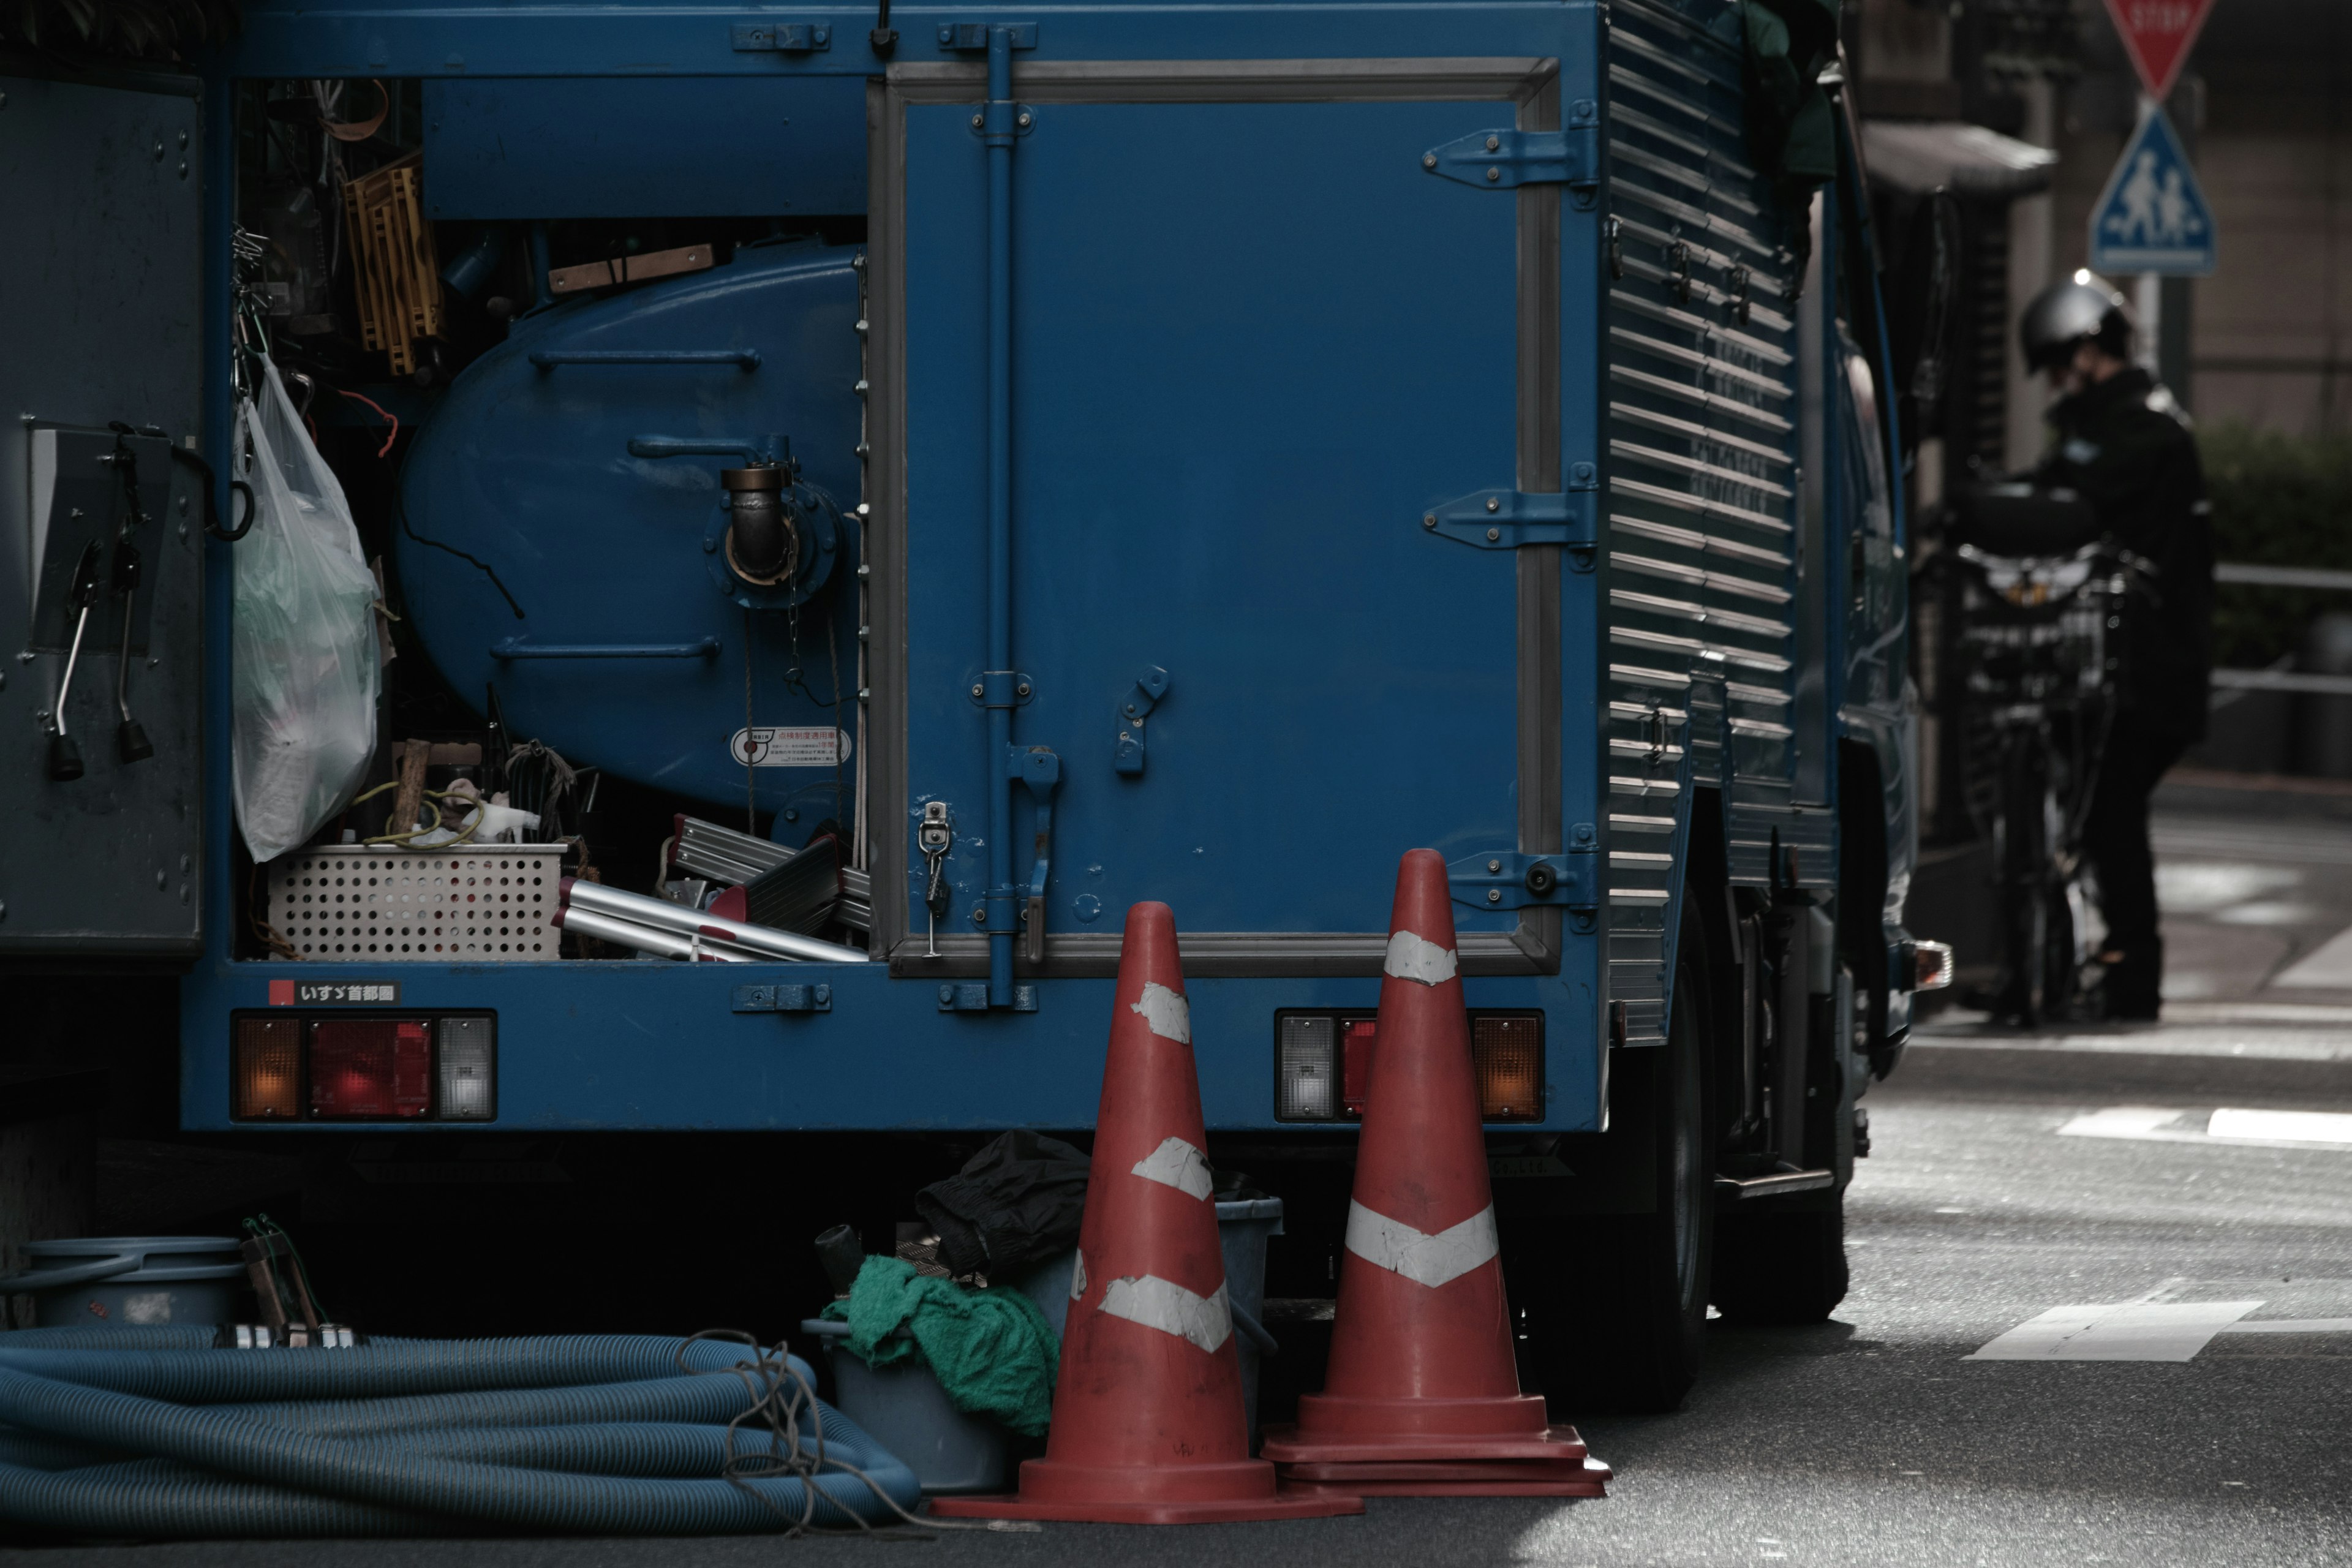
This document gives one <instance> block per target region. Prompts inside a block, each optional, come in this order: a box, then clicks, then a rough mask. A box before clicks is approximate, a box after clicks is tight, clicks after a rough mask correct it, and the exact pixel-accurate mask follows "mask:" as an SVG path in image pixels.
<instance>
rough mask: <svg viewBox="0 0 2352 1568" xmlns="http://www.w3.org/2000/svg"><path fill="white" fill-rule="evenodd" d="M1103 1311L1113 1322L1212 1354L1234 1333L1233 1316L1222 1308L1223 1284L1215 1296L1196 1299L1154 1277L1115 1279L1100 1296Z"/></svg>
mask: <svg viewBox="0 0 2352 1568" xmlns="http://www.w3.org/2000/svg"><path fill="white" fill-rule="evenodd" d="M1102 1310H1104V1311H1106V1312H1108V1313H1109V1314H1110V1315H1111V1316H1112V1317H1114V1318H1125V1319H1126V1320H1127V1321H1129V1322H1130V1323H1141V1324H1142V1325H1143V1326H1144V1327H1145V1328H1147V1329H1158V1330H1159V1331H1160V1332H1161V1333H1163V1334H1173V1335H1175V1336H1176V1337H1177V1338H1178V1339H1180V1340H1190V1341H1192V1342H1193V1343H1194V1344H1196V1345H1198V1346H1200V1347H1201V1348H1202V1350H1204V1351H1209V1352H1215V1350H1216V1348H1217V1347H1218V1346H1219V1345H1222V1344H1223V1343H1224V1342H1225V1341H1227V1340H1228V1339H1230V1338H1232V1337H1233V1332H1234V1314H1233V1310H1232V1309H1231V1308H1229V1307H1228V1306H1226V1304H1225V1286H1224V1282H1223V1280H1220V1281H1218V1284H1217V1292H1216V1294H1215V1295H1213V1296H1197V1295H1194V1294H1193V1293H1192V1291H1190V1290H1187V1289H1184V1287H1182V1286H1181V1285H1179V1284H1177V1283H1176V1281H1174V1280H1173V1279H1161V1278H1160V1276H1158V1275H1157V1274H1146V1275H1145V1276H1143V1278H1141V1279H1114V1280H1112V1281H1111V1282H1110V1288H1109V1289H1107V1290H1105V1291H1104V1292H1103V1299H1102Z"/></svg>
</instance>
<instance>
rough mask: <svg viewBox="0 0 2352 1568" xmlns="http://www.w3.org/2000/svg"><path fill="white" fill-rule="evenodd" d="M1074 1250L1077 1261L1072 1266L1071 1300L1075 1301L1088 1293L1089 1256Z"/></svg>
mask: <svg viewBox="0 0 2352 1568" xmlns="http://www.w3.org/2000/svg"><path fill="white" fill-rule="evenodd" d="M1072 1250H1073V1251H1076V1252H1077V1261H1076V1262H1075V1263H1073V1264H1071V1265H1070V1300H1073V1301H1075V1300H1077V1299H1078V1298H1079V1297H1081V1296H1083V1295H1085V1294H1086V1293H1087V1255H1086V1253H1085V1252H1084V1251H1082V1250H1079V1249H1077V1248H1075V1247H1074V1248H1072Z"/></svg>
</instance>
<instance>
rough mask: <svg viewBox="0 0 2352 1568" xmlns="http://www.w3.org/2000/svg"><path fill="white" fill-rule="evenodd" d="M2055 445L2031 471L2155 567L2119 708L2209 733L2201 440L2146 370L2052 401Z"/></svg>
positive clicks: (2127, 655)
mask: <svg viewBox="0 0 2352 1568" xmlns="http://www.w3.org/2000/svg"><path fill="white" fill-rule="evenodd" d="M2050 423H2051V426H2052V427H2053V429H2054V431H2055V432H2056V435H2057V441H2056V445H2055V446H2054V447H2053V448H2052V450H2051V453H2050V456H2049V457H2048V458H2045V459H2043V461H2042V467H2041V468H2040V470H2039V471H2038V473H2037V476H2036V477H2037V478H2038V479H2040V481H2041V482H2042V483H2044V484H2047V485H2050V486H2052V487H2054V488H2064V489H2073V490H2074V491H2076V492H2077V493H2078V494H2080V495H2081V496H2082V497H2083V498H2084V500H2088V501H2089V502H2090V503H2091V504H2092V505H2093V506H2094V507H2095V508H2096V509H2097V510H2098V513H2099V521H2100V523H2101V525H2102V526H2103V527H2104V528H2105V531H2106V532H2107V534H2108V535H2109V536H2110V537H2111V538H2113V539H2114V540H2115V541H2116V542H2117V543H2118V544H2120V545H2122V546H2123V547H2124V548H2125V549H2126V550H2129V551H2131V552H2133V553H2134V554H2137V555H2140V556H2143V557H2145V558H2146V559H2147V561H2148V562H2150V563H2152V564H2153V565H2154V567H2155V572H2154V574H2153V580H2152V581H2151V582H2150V583H2149V584H2148V592H2147V595H2145V596H2143V597H2138V598H2135V599H2134V600H2133V601H2132V603H2131V604H2130V605H2129V606H2128V607H2127V608H2126V611H2125V613H2124V626H2123V649H2122V652H2123V668H2122V671H2121V674H2122V693H2121V696H2122V710H2123V711H2124V712H2125V713H2127V714H2130V715H2132V716H2133V717H2134V718H2137V720H2139V721H2141V722H2142V723H2143V724H2145V725H2146V726H2147V728H2149V729H2150V730H2153V731H2156V732H2157V733H2158V734H2161V735H2166V736H2169V737H2172V738H2174V739H2178V740H2181V741H2196V740H2200V739H2201V738H2203V736H2204V733H2205V707H2206V691H2207V689H2208V687H2209V686H2210V682H2211V677H2212V669H2213V529H2212V506H2211V503H2210V502H2209V501H2208V500H2206V499H2205V470H2204V468H2203V466H2202V465H2201V464H2200V462H2199V461H2198V457H2197V441H2196V438H2195V437H2192V436H2190V435H2189V426H2188V421H2187V419H2186V418H2185V417H2184V416H2182V415H2181V413H2180V408H2179V405H2178V404H2176V403H2174V402H2173V400H2172V394H2171V393H2169V392H2168V391H2166V390H2165V389H2164V388H2163V387H2162V386H2161V385H2159V384H2158V383H2157V382H2156V381H2155V379H2154V378H2152V377H2151V376H2150V375H2149V374H2147V372H2146V371H2144V370H2140V369H2137V367H2135V368H2133V369H2131V370H2126V371H2121V372H2118V373H2117V374H2115V375H2112V376H2110V377H2108V378H2107V379H2106V380H2105V381H2103V382H2101V383H2099V384H2097V385H2095V386H2092V387H2087V388H2085V389H2084V390H2083V391H2081V392H2078V393H2076V394H2075V395H2073V396H2071V397H2068V398H2065V399H2063V400H2062V401H2061V402H2060V403H2058V404H2057V405H2056V406H2054V407H2053V408H2052V409H2051V411H2050Z"/></svg>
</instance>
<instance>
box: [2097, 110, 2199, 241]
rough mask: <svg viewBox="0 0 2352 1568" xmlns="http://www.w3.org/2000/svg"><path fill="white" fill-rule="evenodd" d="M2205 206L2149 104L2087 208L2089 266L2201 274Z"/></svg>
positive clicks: (2168, 129) (2174, 137) (2184, 158)
mask: <svg viewBox="0 0 2352 1568" xmlns="http://www.w3.org/2000/svg"><path fill="white" fill-rule="evenodd" d="M2214 239H2215V236H2214V232H2213V209H2212V208H2211V207H2210V206H2208V205H2205V193H2204V192H2203V191H2202V190H2200V188H2199V187H2198V184H2197V171H2196V170H2194V169H2192V168H2190V167H2189V154H2188V153H2187V152H2186V151H2185V150H2184V149H2183V148H2182V147H2181V145H2180V137H2179V133H2177V132H2175V131H2174V130H2173V129H2172V121H2169V120H2168V119H2166V118H2165V114H2164V110H2161V109H2158V108H2155V107H2152V106H2151V107H2150V108H2149V109H2148V110H2147V112H2146V113H2144V114H2142V115H2141V116H2140V121H2139V129H2138V130H2137V131H2136V132H2133V133H2132V139H2131V140H2130V141H2129V142H2126V143H2125V145H2124V155H2123V159H2122V161H2121V162H2119V163H2116V172H2115V173H2114V174H2109V175H2108V176H2107V188H2106V189H2105V191H2103V192H2101V193H2100V194H2099V201H2098V205H2096V206H2095V207H2093V208H2092V209H2091V268H2092V269H2093V270H2094V271H2097V272H2110V273H2134V272H2136V273H2141V274H2148V273H2154V274H2156V275H2158V276H2159V277H2165V278H2203V277H2207V276H2209V275H2210V273H2211V272H2212V270H2213V263H2214V259H2215V255H2214Z"/></svg>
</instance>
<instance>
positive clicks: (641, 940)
mask: <svg viewBox="0 0 2352 1568" xmlns="http://www.w3.org/2000/svg"><path fill="white" fill-rule="evenodd" d="M551 923H552V924H554V925H556V926H559V927H561V928H562V930H564V931H570V932H572V935H574V936H592V937H594V938H595V939H596V940H597V941H598V942H611V943H612V944H613V945H614V946H615V947H625V948H631V949H634V950H635V951H636V952H650V953H652V954H654V955H655V956H656V957H657V958H683V959H690V960H696V961H699V962H707V963H767V962H768V960H767V959H766V958H764V957H762V956H761V954H759V953H756V952H745V951H744V950H743V949H741V948H738V947H730V946H728V945H727V944H726V943H725V942H711V941H709V940H707V939H706V940H703V941H699V942H698V941H696V940H695V939H694V938H692V937H686V936H680V935H678V934H677V932H675V931H656V930H654V928H653V927H651V926H641V925H639V924H637V923H636V922H635V921H621V920H614V918H613V917H612V916H610V915H600V914H597V913H595V912H594V911H593V910H577V909H561V910H556V911H555V913H554V915H553V917H552V919H551Z"/></svg>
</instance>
